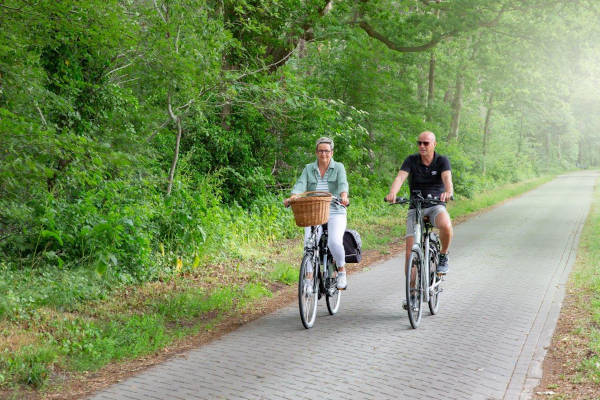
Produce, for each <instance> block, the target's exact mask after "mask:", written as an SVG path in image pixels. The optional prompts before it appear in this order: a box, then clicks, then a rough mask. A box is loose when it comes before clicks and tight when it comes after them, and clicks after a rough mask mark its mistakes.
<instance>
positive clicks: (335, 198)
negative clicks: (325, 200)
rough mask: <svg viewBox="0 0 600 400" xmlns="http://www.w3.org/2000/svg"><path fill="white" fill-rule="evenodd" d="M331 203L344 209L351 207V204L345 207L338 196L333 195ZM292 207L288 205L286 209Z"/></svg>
mask: <svg viewBox="0 0 600 400" xmlns="http://www.w3.org/2000/svg"><path fill="white" fill-rule="evenodd" d="M331 201H332V203H333V204H336V205H338V206H342V207H344V208H348V207H350V203H348V205H347V206H345V205H344V204H342V199H341V198H339V197H337V196H333V195H332V196H331ZM290 206H291V203H288V205H286V206H285V208H289V207H290Z"/></svg>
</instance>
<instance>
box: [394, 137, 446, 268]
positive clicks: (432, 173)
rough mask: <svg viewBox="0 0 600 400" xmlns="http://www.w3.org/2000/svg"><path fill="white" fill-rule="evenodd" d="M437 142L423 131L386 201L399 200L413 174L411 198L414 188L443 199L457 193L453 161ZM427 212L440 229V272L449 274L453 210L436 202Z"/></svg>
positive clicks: (409, 236) (409, 235) (410, 225)
mask: <svg viewBox="0 0 600 400" xmlns="http://www.w3.org/2000/svg"><path fill="white" fill-rule="evenodd" d="M436 144H437V143H436V141H435V135H434V134H433V132H429V131H425V132H422V133H421V134H420V135H419V138H418V140H417V145H418V147H419V152H418V153H417V154H412V155H410V156H408V157H406V159H405V160H404V162H403V163H402V166H401V167H400V171H399V172H398V175H397V176H396V179H394V182H393V183H392V186H391V187H390V192H389V193H388V195H387V196H385V200H386V201H389V202H390V203H393V202H394V201H396V194H398V191H400V188H401V187H402V184H403V183H404V181H405V180H406V178H409V180H408V185H409V188H410V191H411V194H410V196H411V198H412V197H413V194H412V192H413V190H420V191H421V194H422V195H423V197H425V198H427V196H428V195H431V196H432V197H435V198H439V199H440V200H442V201H448V200H450V198H451V197H452V195H453V193H454V187H453V185H452V172H451V171H450V161H449V160H448V158H447V157H445V156H442V155H439V154H438V153H436V152H435V146H436ZM415 212H416V211H415V209H414V208H413V207H412V206H411V208H410V209H409V210H408V215H407V218H406V265H407V266H406V268H408V258H409V257H410V252H411V249H412V246H413V243H414V233H415V231H414V216H415ZM423 216H426V217H429V219H430V221H431V222H432V224H433V225H434V226H435V227H436V228H438V229H439V230H440V241H441V244H442V249H441V253H440V261H439V264H438V266H437V272H438V273H441V274H445V273H447V272H448V248H449V247H450V242H451V241H452V234H453V232H452V221H451V220H450V214H448V211H447V210H446V206H444V205H434V206H431V207H427V208H425V209H424V210H423Z"/></svg>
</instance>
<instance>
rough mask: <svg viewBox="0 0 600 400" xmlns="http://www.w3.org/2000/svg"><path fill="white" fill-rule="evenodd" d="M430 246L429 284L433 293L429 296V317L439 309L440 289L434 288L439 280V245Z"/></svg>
mask: <svg viewBox="0 0 600 400" xmlns="http://www.w3.org/2000/svg"><path fill="white" fill-rule="evenodd" d="M430 246H431V249H430V250H429V253H430V254H431V259H430V260H429V271H431V272H430V279H429V282H430V284H431V286H432V287H433V288H434V289H433V293H430V295H429V312H430V313H431V315H435V314H437V313H438V311H439V308H440V287H439V285H437V286H436V284H437V283H438V281H439V280H440V277H439V276H438V274H437V266H438V262H439V260H440V243H439V242H438V241H435V242H431V243H430Z"/></svg>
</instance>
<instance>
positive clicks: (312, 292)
mask: <svg viewBox="0 0 600 400" xmlns="http://www.w3.org/2000/svg"><path fill="white" fill-rule="evenodd" d="M311 274H312V277H311V278H307V276H310V275H311ZM318 279H319V277H318V274H317V273H316V271H315V267H314V263H313V257H312V255H310V254H305V255H304V257H303V258H302V264H300V276H299V278H298V308H299V310H300V319H301V320H302V325H304V327H305V328H306V329H309V328H312V326H313V325H314V323H315V319H316V318H317V295H318V293H319V285H317V281H318Z"/></svg>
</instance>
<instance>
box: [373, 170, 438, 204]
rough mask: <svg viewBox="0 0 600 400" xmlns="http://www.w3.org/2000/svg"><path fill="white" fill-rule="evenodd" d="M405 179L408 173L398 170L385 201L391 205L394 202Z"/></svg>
mask: <svg viewBox="0 0 600 400" xmlns="http://www.w3.org/2000/svg"><path fill="white" fill-rule="evenodd" d="M442 176H443V175H442ZM407 177H408V172H406V171H404V170H400V171H399V172H398V175H397V176H396V179H394V182H392V186H390V192H389V193H388V195H387V196H385V201H389V202H390V203H393V202H394V201H396V195H397V194H398V192H399V191H400V188H401V187H402V184H403V183H404V181H405V180H406V178H407Z"/></svg>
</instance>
